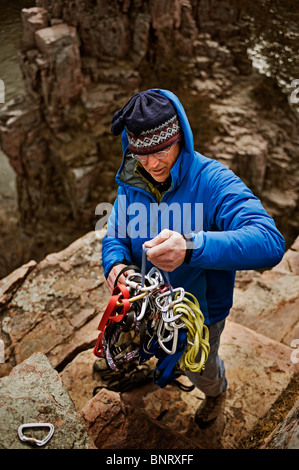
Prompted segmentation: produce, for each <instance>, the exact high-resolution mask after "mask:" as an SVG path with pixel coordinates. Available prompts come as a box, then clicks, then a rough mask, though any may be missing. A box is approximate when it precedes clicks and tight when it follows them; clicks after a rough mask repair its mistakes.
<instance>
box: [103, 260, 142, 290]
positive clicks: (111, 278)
mask: <svg viewBox="0 0 299 470" xmlns="http://www.w3.org/2000/svg"><path fill="white" fill-rule="evenodd" d="M125 267H126V265H125V264H118V265H116V266H114V267H113V268H112V269H111V271H110V273H109V276H108V278H107V282H106V285H107V288H108V290H109V292H110V293H111V294H112V293H113V290H114V284H115V280H116V278H117V276H118V274H119V273H120V271H121V270H122V269H123V268H125ZM134 272H135V271H134V270H133V269H128V271H125V272H123V273H122V274H121V275H120V276H119V278H118V279H117V283H118V284H126V277H127V276H128V275H129V274H131V273H134Z"/></svg>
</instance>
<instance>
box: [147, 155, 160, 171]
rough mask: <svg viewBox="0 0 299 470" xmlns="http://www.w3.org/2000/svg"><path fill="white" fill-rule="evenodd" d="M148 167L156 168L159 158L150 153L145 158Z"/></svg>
mask: <svg viewBox="0 0 299 470" xmlns="http://www.w3.org/2000/svg"><path fill="white" fill-rule="evenodd" d="M147 164H148V166H149V168H156V167H157V166H158V165H159V160H158V159H157V158H155V157H154V156H153V155H150V156H149V157H148V160H147Z"/></svg>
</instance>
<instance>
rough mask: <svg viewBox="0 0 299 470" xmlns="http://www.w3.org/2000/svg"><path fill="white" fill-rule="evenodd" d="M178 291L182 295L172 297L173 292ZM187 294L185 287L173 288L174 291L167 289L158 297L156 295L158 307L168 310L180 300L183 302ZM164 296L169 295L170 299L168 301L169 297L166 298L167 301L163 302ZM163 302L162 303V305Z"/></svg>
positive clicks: (164, 310) (163, 310)
mask: <svg viewBox="0 0 299 470" xmlns="http://www.w3.org/2000/svg"><path fill="white" fill-rule="evenodd" d="M176 292H179V293H180V295H179V297H178V298H177V299H174V300H173V299H172V293H173V294H175V293H176ZM184 296H185V289H184V288H183V287H176V288H175V289H173V290H172V292H171V291H170V290H168V291H166V292H163V293H162V294H159V295H158V296H157V297H156V304H157V307H158V308H159V309H160V310H161V311H162V312H166V311H167V310H169V309H170V308H172V307H173V305H175V304H177V303H179V302H182V300H183V298H184ZM164 297H168V299H169V301H168V303H167V299H165V301H164V302H163V299H164ZM161 303H162V305H161Z"/></svg>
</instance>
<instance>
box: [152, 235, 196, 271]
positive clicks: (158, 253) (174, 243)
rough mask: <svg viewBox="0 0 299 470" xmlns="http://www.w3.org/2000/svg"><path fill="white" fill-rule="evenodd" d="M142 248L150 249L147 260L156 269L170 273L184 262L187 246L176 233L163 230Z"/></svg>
mask: <svg viewBox="0 0 299 470" xmlns="http://www.w3.org/2000/svg"><path fill="white" fill-rule="evenodd" d="M144 246H145V247H146V248H150V250H148V252H147V259H148V260H149V261H150V262H151V263H153V264H154V265H155V266H156V267H157V268H158V269H162V270H163V271H168V272H171V271H173V270H174V269H176V268H177V267H178V266H180V265H181V264H182V263H183V262H184V259H185V255H186V247H187V244H186V240H185V238H184V237H183V235H181V234H180V233H178V232H173V231H172V230H168V229H164V230H162V232H160V233H159V235H157V236H156V237H155V238H153V239H152V240H150V241H147V242H145V243H144Z"/></svg>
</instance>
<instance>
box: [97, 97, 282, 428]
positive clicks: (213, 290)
mask: <svg viewBox="0 0 299 470" xmlns="http://www.w3.org/2000/svg"><path fill="white" fill-rule="evenodd" d="M111 130H112V133H113V134H114V135H119V134H122V146H123V161H122V165H121V167H120V169H119V171H118V173H117V176H116V182H117V183H118V194H117V199H116V201H115V204H114V209H113V212H112V214H111V216H110V218H109V222H108V228H107V233H106V236H105V237H104V239H103V247H102V259H103V267H104V272H105V276H106V279H107V286H108V289H109V290H110V292H112V290H113V287H114V283H115V280H116V279H117V282H123V283H124V282H125V276H126V275H127V274H128V273H129V272H131V268H130V266H132V265H137V266H139V267H140V266H141V262H142V250H143V245H145V246H146V247H147V248H149V249H148V251H147V270H148V269H150V267H151V266H152V265H155V266H156V267H157V268H158V269H161V270H163V271H167V272H168V273H169V278H170V283H171V285H172V286H173V287H183V288H184V289H185V291H186V292H190V293H191V294H193V295H194V296H195V297H196V298H197V299H198V301H199V304H200V308H201V311H202V313H203V315H204V318H205V324H206V325H207V326H208V328H209V341H210V348H211V349H210V354H209V357H208V360H207V363H206V365H205V369H204V371H202V372H201V373H194V372H186V375H187V376H188V377H189V379H190V380H191V381H192V382H193V384H194V385H195V386H197V387H198V388H199V389H200V390H202V391H203V392H204V394H205V399H204V401H203V402H202V404H201V406H200V407H199V409H198V410H197V411H196V415H195V420H196V422H197V424H198V425H199V426H201V427H202V426H207V425H208V424H209V423H211V422H212V421H213V420H214V419H215V418H216V416H217V414H218V413H219V411H220V409H221V406H222V405H223V403H224V398H225V392H226V389H227V380H226V377H225V368H224V364H223V361H222V360H221V359H220V357H219V355H218V349H219V344H220V335H221V332H222V331H223V328H224V324H225V318H226V317H227V316H228V314H229V311H230V308H231V306H232V301H233V289H234V280H235V272H236V270H242V269H246V270H248V269H260V268H270V267H273V266H275V265H276V264H277V263H279V261H280V260H281V258H282V256H283V253H284V239H283V237H282V236H281V234H280V233H279V232H278V230H277V228H276V226H275V223H274V221H273V219H272V218H271V217H270V216H269V215H268V214H267V213H266V211H265V210H264V208H263V207H262V205H261V202H260V201H259V200H258V199H257V198H256V197H255V196H254V195H253V193H252V192H251V191H250V190H249V189H248V188H247V187H246V185H245V184H244V183H243V182H242V181H241V180H240V179H239V178H238V177H237V176H236V175H235V174H234V173H233V172H232V171H230V170H228V169H227V168H225V167H224V166H223V165H222V164H221V163H219V162H217V161H215V160H212V159H209V158H206V157H204V156H203V155H201V154H200V153H198V152H196V151H195V150H194V143H193V135H192V131H191V128H190V125H189V122H188V119H187V116H186V114H185V111H184V109H183V107H182V105H181V103H180V101H179V99H178V98H177V97H176V96H175V95H174V94H173V93H172V92H170V91H167V90H160V89H152V90H147V91H144V92H141V93H137V94H135V95H134V96H133V97H132V98H131V99H130V100H129V101H128V103H127V104H126V105H125V106H124V107H123V108H122V109H120V110H119V111H118V112H116V113H115V115H114V116H113V119H112V129H111ZM127 267H128V269H127ZM126 269H127V272H126Z"/></svg>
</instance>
